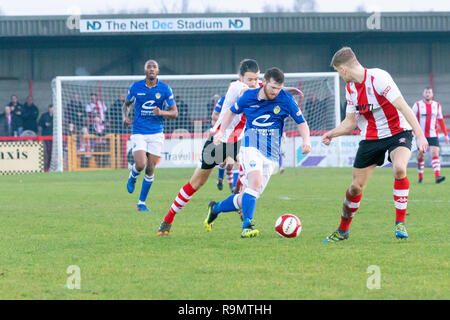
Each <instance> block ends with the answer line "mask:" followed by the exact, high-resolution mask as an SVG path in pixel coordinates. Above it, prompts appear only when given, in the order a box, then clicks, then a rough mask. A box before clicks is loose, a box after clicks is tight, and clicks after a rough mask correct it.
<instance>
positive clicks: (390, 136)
mask: <svg viewBox="0 0 450 320" xmlns="http://www.w3.org/2000/svg"><path fill="white" fill-rule="evenodd" d="M331 66H332V67H333V68H334V69H335V70H336V71H337V72H338V73H339V75H340V76H341V78H342V79H343V80H344V81H345V82H346V83H347V85H346V90H345V93H346V99H347V111H346V112H347V113H346V117H345V119H344V121H342V122H341V124H340V125H339V126H337V127H336V128H334V129H333V130H331V131H328V132H327V133H325V134H324V135H323V136H322V142H323V143H324V144H325V145H327V146H328V145H329V144H330V143H331V140H332V139H333V138H335V137H339V136H342V135H345V134H349V133H350V132H351V131H352V130H354V129H355V127H356V126H358V127H359V129H360V130H361V137H362V140H361V141H360V143H359V148H358V151H357V153H356V157H355V162H354V164H353V180H352V184H351V185H350V187H349V188H348V189H347V191H346V195H345V200H344V204H343V208H342V215H341V224H340V225H339V228H338V229H337V230H336V231H335V232H333V233H332V234H330V235H329V236H328V237H326V238H325V239H324V240H323V242H325V243H327V242H336V241H341V240H345V239H348V237H349V226H350V223H351V221H352V218H353V216H354V214H355V213H356V211H357V210H358V208H359V203H360V201H361V196H362V192H363V190H364V188H365V186H366V184H367V182H368V180H369V178H370V175H371V174H372V172H373V170H374V169H375V167H376V166H381V165H382V164H383V163H384V159H385V155H386V151H388V160H389V161H390V162H392V167H393V170H394V178H395V181H394V191H393V192H394V202H395V210H396V219H395V236H396V237H397V238H408V233H407V231H406V227H405V214H406V207H407V204H408V194H409V180H408V177H407V176H406V168H407V165H408V161H409V159H410V158H411V143H412V133H411V129H412V130H413V131H414V134H415V135H416V139H417V147H418V149H419V150H420V151H421V152H426V150H427V148H428V142H427V139H426V138H425V135H424V133H423V131H422V129H421V128H420V125H419V123H418V122H417V119H416V117H415V116H414V113H413V112H412V110H411V108H410V107H409V106H408V104H407V103H406V101H405V99H404V98H403V96H402V94H401V93H400V90H399V89H398V87H397V85H396V84H395V82H394V80H392V78H391V76H390V75H389V73H387V72H386V71H384V70H381V69H375V68H374V69H366V68H364V67H363V66H362V65H361V64H360V63H359V61H358V60H357V58H356V56H355V54H354V52H353V50H352V49H351V48H349V47H343V48H342V49H340V50H338V51H337V52H336V53H335V54H334V56H333V59H332V60H331Z"/></svg>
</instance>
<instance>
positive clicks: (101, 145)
mask: <svg viewBox="0 0 450 320" xmlns="http://www.w3.org/2000/svg"><path fill="white" fill-rule="evenodd" d="M92 132H93V133H94V134H95V135H97V136H100V137H98V138H95V139H93V142H94V151H95V152H105V151H108V146H107V141H106V139H105V138H104V137H103V136H104V135H105V125H104V124H103V123H102V121H101V119H100V117H95V118H94V123H93V125H92ZM94 157H95V163H96V164H97V167H99V168H104V167H106V166H108V165H109V161H108V156H107V155H103V154H100V155H97V154H96V155H95V156H94Z"/></svg>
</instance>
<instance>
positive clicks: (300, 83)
mask: <svg viewBox="0 0 450 320" xmlns="http://www.w3.org/2000/svg"><path fill="white" fill-rule="evenodd" d="M143 78H144V77H143V76H81V77H56V78H55V79H54V80H53V82H52V88H53V101H54V106H55V115H54V126H53V127H54V132H53V151H52V162H51V170H52V171H76V170H93V169H95V170H101V169H116V168H126V167H128V164H129V162H130V157H131V153H130V147H129V137H130V135H131V127H124V126H123V124H122V105H123V102H124V99H125V97H126V94H127V92H128V89H129V87H130V86H131V84H132V83H133V82H135V81H138V80H142V79H143ZM158 78H159V79H160V80H161V81H164V82H166V83H167V84H168V85H169V86H170V87H171V88H172V90H173V93H174V97H175V102H176V104H177V107H178V112H179V116H178V118H176V119H166V120H165V124H164V133H165V135H166V139H172V138H176V139H180V138H183V139H192V138H194V137H196V138H203V139H204V138H206V136H207V132H208V130H209V128H210V127H211V114H212V111H213V108H214V106H215V104H216V103H217V100H218V99H219V98H220V97H222V96H223V95H225V93H226V91H227V88H228V85H229V83H230V81H232V80H236V79H237V75H177V76H159V77H158ZM285 79H286V80H285V86H286V87H295V88H299V89H300V90H302V92H303V93H304V97H303V98H300V97H299V96H296V99H297V100H298V102H299V105H300V107H301V108H302V111H303V114H304V116H305V118H306V120H307V121H308V124H309V126H310V129H311V133H312V135H320V134H322V133H323V132H324V131H325V130H330V129H332V128H334V127H335V126H336V125H337V124H338V123H339V122H340V120H341V119H340V101H339V78H338V75H337V73H286V74H285ZM132 115H133V111H131V112H130V116H132ZM285 131H286V132H287V133H288V134H294V132H295V131H296V126H295V123H294V122H293V121H292V120H291V119H288V120H287V121H286V125H285ZM174 133H176V134H174ZM166 142H167V140H166ZM167 147H168V148H169V147H170V144H167ZM162 161H164V159H162Z"/></svg>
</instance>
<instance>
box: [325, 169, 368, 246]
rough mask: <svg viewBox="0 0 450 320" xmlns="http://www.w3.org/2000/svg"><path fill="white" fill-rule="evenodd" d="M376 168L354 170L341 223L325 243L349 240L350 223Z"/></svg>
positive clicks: (346, 193)
mask: <svg viewBox="0 0 450 320" xmlns="http://www.w3.org/2000/svg"><path fill="white" fill-rule="evenodd" d="M375 168H376V165H375V164H374V165H371V166H369V167H366V168H361V169H360V168H353V178H352V183H351V185H350V186H349V188H348V189H347V191H346V192H345V200H344V203H343V204H342V214H341V223H340V225H339V228H338V229H337V230H336V231H335V232H333V233H332V234H330V235H329V236H328V237H326V238H325V239H324V240H323V242H324V243H328V242H337V241H341V240H345V239H348V237H349V227H350V223H351V222H352V219H353V216H354V215H355V213H356V211H357V210H358V208H359V203H360V202H361V197H362V192H363V191H364V188H365V187H366V185H367V182H368V181H369V179H370V177H371V175H372V173H373V170H374V169H375Z"/></svg>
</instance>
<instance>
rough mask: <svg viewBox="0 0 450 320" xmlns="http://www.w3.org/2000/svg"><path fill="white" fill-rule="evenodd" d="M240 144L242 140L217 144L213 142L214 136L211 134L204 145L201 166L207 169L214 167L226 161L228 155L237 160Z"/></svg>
mask: <svg viewBox="0 0 450 320" xmlns="http://www.w3.org/2000/svg"><path fill="white" fill-rule="evenodd" d="M240 146H241V142H240V141H237V142H235V143H221V144H219V145H218V146H216V145H214V143H213V136H212V135H211V136H209V138H208V140H206V142H205V144H204V145H203V150H202V160H201V161H202V166H201V168H202V169H206V170H207V169H212V168H214V167H215V166H216V165H218V164H221V163H222V162H224V161H225V159H226V158H227V157H231V158H233V160H235V161H236V157H237V155H238V152H239V147H240Z"/></svg>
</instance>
